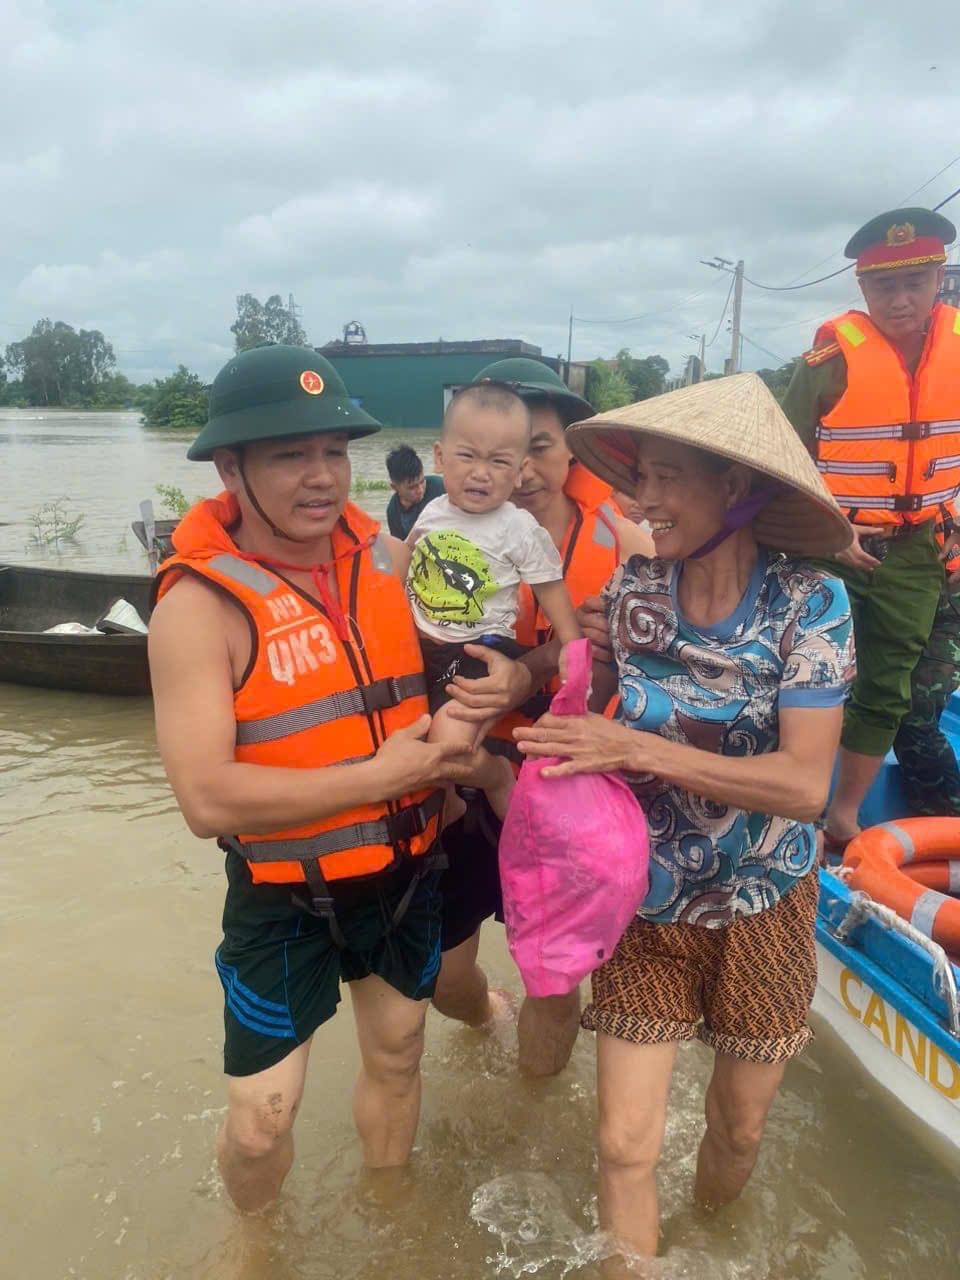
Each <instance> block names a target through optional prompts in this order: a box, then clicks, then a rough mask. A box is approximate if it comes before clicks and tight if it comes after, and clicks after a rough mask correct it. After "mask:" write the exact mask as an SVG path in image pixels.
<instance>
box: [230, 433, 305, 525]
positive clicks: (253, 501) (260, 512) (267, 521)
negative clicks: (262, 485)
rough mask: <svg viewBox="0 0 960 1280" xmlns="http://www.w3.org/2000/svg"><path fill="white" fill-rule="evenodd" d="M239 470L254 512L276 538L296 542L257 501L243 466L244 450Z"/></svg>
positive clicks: (238, 466) (238, 460) (238, 457)
mask: <svg viewBox="0 0 960 1280" xmlns="http://www.w3.org/2000/svg"><path fill="white" fill-rule="evenodd" d="M237 470H238V471H239V472H240V479H241V480H242V481H243V487H244V489H245V490H246V492H247V498H248V499H249V502H250V505H251V507H253V509H254V511H255V512H256V513H257V515H258V516H259V517H260V519H261V520H262V521H263V523H264V524H265V525H266V526H267V528H268V529H269V530H270V532H271V533H272V534H273V536H274V537H275V538H283V539H284V541H285V542H296V538H291V537H290V534H289V533H284V531H283V530H282V529H280V528H278V526H277V525H275V524H274V522H273V521H272V520H271V519H270V517H269V516H268V515H267V513H266V512H265V511H264V509H263V507H261V505H260V503H259V502H258V501H257V495H256V494H255V493H254V492H253V486H252V485H251V483H250V481H249V480H248V479H247V473H246V470H245V468H244V465H243V451H242V450H240V451H238V453H237Z"/></svg>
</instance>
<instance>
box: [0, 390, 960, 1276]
mask: <svg viewBox="0 0 960 1280" xmlns="http://www.w3.org/2000/svg"><path fill="white" fill-rule="evenodd" d="M0 415H3V411H0ZM395 438H396V437H393V439H395ZM414 439H415V442H416V443H417V445H418V446H421V445H424V446H425V445H426V443H427V436H426V435H424V434H418V435H417V436H416V437H415V438H414ZM391 442H392V440H391V438H389V437H388V438H384V437H379V438H377V437H375V438H374V440H372V441H368V442H362V443H360V444H359V445H358V446H355V447H354V448H355V453H356V454H359V455H360V459H361V462H360V466H361V468H362V470H363V471H364V472H365V473H366V474H367V475H368V476H374V475H377V474H379V469H380V467H381V461H380V459H381V458H382V455H383V453H384V452H385V451H386V448H388V447H389V445H390V444H391ZM184 447H185V445H184V441H183V439H182V438H179V437H173V438H171V437H170V436H160V437H156V436H152V435H148V434H146V433H144V432H141V431H140V430H139V428H138V427H137V426H136V419H135V418H134V417H133V416H132V415H101V416H97V417H92V416H82V417H71V416H67V415H56V416H53V415H48V416H47V417H45V418H44V419H43V420H42V421H38V420H36V418H35V416H33V415H30V414H27V413H20V414H10V413H9V412H8V413H7V414H6V416H0V466H2V474H3V475H4V477H5V479H6V484H5V485H4V493H5V509H4V510H3V511H2V513H0V518H2V519H3V520H4V521H8V522H11V523H8V524H7V525H6V527H3V528H0V560H7V559H9V560H14V559H16V560H23V561H27V560H34V561H38V560H43V561H44V562H49V560H50V554H49V553H48V554H47V556H41V555H40V554H38V552H37V550H36V548H32V549H31V548H30V547H29V546H28V544H27V538H28V534H29V529H28V527H27V525H26V524H25V521H26V520H27V518H28V517H29V515H30V513H31V512H32V511H34V510H36V508H37V507H38V506H40V504H41V503H43V502H46V501H49V500H51V499H53V498H56V497H59V496H61V495H66V496H67V497H68V498H69V500H70V504H71V506H72V507H73V508H74V509H75V510H76V511H83V512H84V513H85V514H86V517H87V519H86V520H85V523H84V525H83V526H82V533H83V539H82V541H79V542H78V543H77V545H76V546H75V547H72V548H66V547H64V548H62V549H61V550H62V552H63V555H62V558H63V560H64V562H68V561H69V562H71V563H76V564H77V565H81V564H82V565H87V566H99V567H104V568H118V569H120V568H127V567H137V566H138V565H140V564H141V563H142V561H141V560H140V558H139V555H138V553H137V551H135V550H134V547H135V542H134V539H133V537H132V535H131V536H129V537H128V538H127V539H126V545H125V546H124V544H123V537H122V535H123V528H124V526H125V524H126V523H127V522H128V521H129V520H130V519H131V518H133V517H134V516H135V515H136V506H137V503H138V501H139V499H140V498H141V497H145V496H148V495H149V494H150V493H151V491H152V486H153V485H154V484H155V483H157V482H158V481H159V482H163V483H168V484H177V485H179V486H180V487H182V488H184V489H185V491H186V492H187V493H188V494H189V495H191V496H194V495H196V494H200V493H202V492H212V486H213V473H212V469H211V468H209V467H206V466H203V465H198V464H188V463H186V462H185V461H183V458H182V455H183V450H184ZM424 454H425V456H426V452H425V449H424ZM365 496H366V495H365ZM372 496H373V497H374V498H376V499H380V500H381V502H380V506H381V507H382V497H383V495H382V494H374V495H372ZM368 505H369V506H370V508H371V509H373V510H377V507H376V506H375V504H374V503H373V502H370V503H369V504H368ZM0 852H2V862H0V868H2V870H0V966H2V967H0V972H2V974H3V979H4V996H5V998H4V1001H3V1006H2V1013H0V1018H2V1024H0V1025H2V1029H3V1036H2V1048H0V1084H2V1098H3V1109H4V1120H3V1127H4V1138H5V1144H4V1145H5V1153H4V1158H3V1160H2V1161H0V1221H2V1222H3V1224H4V1228H3V1250H4V1254H3V1261H2V1262H0V1275H3V1276H10V1277H17V1278H18V1280H20V1278H21V1277H23V1278H24V1280H35V1278H36V1280H66V1278H68V1277H72V1278H76V1280H79V1278H81V1277H83V1278H85V1280H181V1278H186V1277H189V1278H190V1280H194V1278H198V1280H368V1278H370V1280H372V1278H373V1277H377V1278H378V1280H379V1278H380V1277H383V1276H388V1277H390V1280H448V1278H449V1277H451V1276H462V1277H465V1278H466V1280H486V1278H488V1277H489V1278H493V1277H497V1276H502V1277H518V1276H520V1275H528V1274H537V1275H539V1276H540V1277H541V1278H542V1280H555V1278H556V1277H560V1276H564V1275H569V1276H576V1277H580V1278H583V1280H590V1278H591V1277H596V1276H598V1275H599V1265H598V1262H597V1259H598V1258H599V1257H601V1256H602V1254H603V1242H602V1240H601V1239H599V1238H598V1237H597V1236H596V1234H595V1208H594V1199H593V1197H594V1185H593V1184H594V1156H593V1122H594V1103H593V1060H592V1043H591V1038H590V1037H588V1036H587V1035H586V1034H584V1035H582V1036H581V1039H580V1042H579V1044H578V1046H577V1049H576V1051H575V1054H574V1058H573V1061H572V1063H571V1065H570V1067H569V1068H568V1069H567V1071H565V1072H564V1073H563V1074H562V1075H561V1076H560V1077H558V1078H557V1079H555V1080H551V1081H548V1082H545V1083H531V1082H525V1081H522V1080H521V1079H519V1078H518V1076H517V1074H516V1071H515V1068H514V1059H513V1044H512V1042H511V1036H510V1034H509V1032H508V1031H504V1032H501V1033H498V1034H497V1035H493V1036H482V1035H480V1034H478V1033H475V1032H471V1031H467V1030H465V1029H462V1028H458V1027H455V1026H452V1025H451V1024H449V1023H446V1022H445V1021H444V1020H443V1019H441V1018H440V1017H438V1016H437V1015H436V1014H434V1013H431V1014H430V1016H429V1018H428V1049H427V1055H426V1059H425V1063H424V1077H425V1089H424V1110H423V1119H422V1123H421V1128H420V1134H419V1138H418V1144H417V1149H416V1152H415V1156H414V1160H413V1163H412V1165H411V1167H410V1169H409V1171H407V1172H406V1173H405V1174H403V1175H402V1176H401V1177H400V1178H399V1180H398V1182H397V1185H395V1186H392V1187H390V1188H385V1187H383V1186H381V1185H378V1184H376V1183H374V1182H371V1181H370V1180H369V1179H368V1178H366V1177H365V1176H364V1174H363V1171H362V1170H361V1168H360V1164H359V1160H358V1154H357V1145H356V1142H355V1140H354V1136H353V1129H352V1124H351V1120H350V1103H349V1100H350V1088H351V1082H352V1079H353V1075H354V1071H355V1067H356V1052H355V1049H354V1046H353V1035H352V1020H351V1018H350V1014H349V999H348V998H347V999H345V1001H344V1005H343V1006H342V1007H341V1010H340V1013H339V1014H338V1016H337V1018H336V1019H335V1020H334V1021H333V1023H332V1024H329V1025H328V1026H327V1027H325V1028H323V1029H322V1030H321V1032H320V1033H319V1034H318V1035H317V1037H316V1041H315V1044H314V1048H313V1054H312V1061H311V1067H310V1076H309V1080H308V1087H307V1095H306V1098H305V1101H304V1105H303V1109H302V1112H301V1115H300V1117H299V1121H298V1127H297V1141H298V1147H297V1161H296V1164H295V1166H294V1169H293V1171H292V1173H291V1175H290V1178H289V1180H288V1182H287V1186H286V1189H285V1192H284V1195H283V1198H282V1200H281V1202H280V1204H279V1205H278V1207H277V1209H276V1211H275V1212H274V1213H273V1214H272V1215H268V1216H267V1217H266V1218H264V1219H262V1220H256V1221H249V1220H247V1221H244V1220H241V1219H239V1218H238V1217H237V1215H236V1214H235V1213H234V1212H233V1210H232V1208H231V1207H230V1205H229V1202H228V1201H227V1200H226V1199H225V1197H224V1195H223V1192H222V1189H221V1187H220V1184H219V1181H218V1177H217V1174H216V1170H215V1167H214V1163H213V1155H212V1150H213V1139H214V1134H215V1131H216V1128H217V1125H218V1122H219V1120H220V1117H221V1114H222V1090H221V1082H222V1077H221V1075H220V1033H221V1021H220V1008H221V1004H220V989H219V983H218V982H217V979H216V977H215V974H214V970H213V965H212V959H211V957H212V952H213V948H214V946H215V945H216V943H217V941H218V938H219V934H218V924H219V912H220V905H221V893H222V871H221V865H220V854H219V853H218V851H217V849H216V847H215V846H214V845H213V844H212V843H210V842H207V843H202V842H200V841H197V840H195V839H194V838H193V837H192V836H191V835H190V834H189V832H187V831H186V829H185V827H184V825H183V822H182V820H181V819H180V817H179V815H178V813H177V810H176V807H175V805H174V803H173V799H172V797H171V795H170V792H169V790H168V788H167V786H166V783H165V780H164V777H163V773H162V770H161V768H160V765H159V763H158V760H157V757H156V752H155V747H154V739H153V726H152V720H151V715H150V707H149V704H148V703H147V702H145V701H144V700H139V699H134V700H123V699H108V698H96V697H90V696H85V695H81V694H66V693H53V692H46V691H43V690H33V689H20V688H16V687H13V686H5V685H0ZM483 957H484V960H485V963H486V964H487V966H488V969H489V971H490V972H491V974H492V975H493V978H494V980H495V981H496V982H497V983H498V984H500V985H503V986H506V987H509V988H511V989H513V990H514V991H517V990H518V982H517V978H516V975H515V973H514V971H513V969H512V966H511V963H510V960H509V956H508V954H507V952H506V948H505V946H504V943H503V937H502V931H501V930H500V929H499V928H498V927H496V926H493V925H491V926H488V928H487V930H486V933H485V938H484V944H483ZM708 1065H709V1063H708V1057H707V1054H706V1053H705V1051H703V1050H702V1049H701V1048H699V1047H698V1046H691V1047H689V1048H688V1049H686V1050H684V1052H683V1053H682V1054H681V1056H680V1063H679V1067H678V1071H677V1076H676V1081H675V1085H674V1090H673V1097H672V1106H671V1119H670V1127H669V1133H668V1140H667V1149H666V1154H665V1157H664V1161H663V1166H662V1177H661V1185H662V1192H663V1208H664V1216H665V1229H664V1255H663V1257H662V1258H661V1259H660V1260H659V1261H658V1262H657V1263H656V1264H655V1265H654V1266H653V1267H652V1268H651V1269H649V1270H648V1272H647V1273H646V1274H650V1275H655V1276H657V1277H663V1278H664V1280H674V1278H676V1280H679V1278H680V1277H687V1278H689V1280H894V1277H896V1278H897V1280H900V1278H901V1277H904V1276H910V1277H913V1276H917V1277H923V1280H955V1278H956V1277H957V1276H958V1275H960V1253H958V1247H960V1218H958V1213H957V1205H958V1196H960V1177H958V1171H957V1169H956V1168H954V1167H947V1166H946V1165H944V1164H941V1163H939V1162H938V1159H937V1157H935V1156H934V1155H933V1154H932V1153H931V1152H929V1151H928V1149H927V1148H926V1147H925V1146H924V1144H923V1143H922V1142H921V1141H920V1140H919V1138H918V1135H917V1133H916V1132H915V1131H914V1130H913V1129H912V1128H910V1127H908V1126H907V1125H905V1124H903V1123H902V1122H901V1121H900V1120H899V1119H898V1116H897V1113H896V1112H894V1111H893V1110H892V1109H891V1105H890V1103H889V1100H888V1099H886V1098H885V1097H884V1095H882V1094H881V1093H880V1092H879V1091H878V1090H877V1089H876V1088H875V1087H874V1086H873V1085H872V1084H870V1083H869V1081H867V1080H865V1079H864V1078H863V1077H861V1076H860V1075H859V1073H858V1072H857V1069H856V1067H855V1065H854V1064H853V1062H852V1061H851V1059H850V1058H849V1057H848V1056H847V1055H846V1053H845V1051H844V1050H843V1048H842V1046H841V1045H840V1044H839V1043H838V1042H837V1041H836V1040H835V1039H834V1037H832V1035H831V1034H830V1033H829V1032H828V1031H827V1030H826V1029H822V1030H821V1031H820V1035H819V1038H818V1040H817V1042H816V1044H815V1046H814V1047H813V1049H812V1050H811V1051H810V1052H808V1053H807V1054H806V1055H805V1056H804V1057H803V1058H802V1059H801V1060H800V1061H799V1062H797V1063H795V1064H793V1065H792V1066H791V1068H790V1070H789V1072H788V1075H787V1079H786V1085H785V1088H784V1090H783V1093H782V1096H781V1098H780V1099H779V1101H778V1102H777V1104H776V1107H775V1110H774V1112H773V1115H772V1118H771V1123H770V1129H769V1136H768V1139H767V1142H766V1144H765V1147H764V1150H763V1154H762V1157H761V1160H760V1164H759V1167H758V1170H757V1173H756V1175H755V1178H754V1180H753V1182H752V1184H751V1186H750V1188H749V1189H748V1191H747V1193H746V1194H745V1195H744V1197H743V1199H742V1200H741V1202H740V1203H739V1204H738V1205H736V1206H734V1207H733V1208H732V1209H731V1210H729V1211H728V1212H726V1213H724V1214H721V1215H719V1216H718V1217H716V1218H712V1219H711V1218H706V1217H703V1216H701V1215H699V1214H698V1213H696V1212H695V1211H694V1210H693V1209H692V1208H691V1207H690V1205H689V1189H690V1184H691V1181H692V1175H693V1160H694V1153H695V1147H696V1142H697V1139H698V1136H699V1132H700V1127H701V1106H702V1090H703V1085H704V1082H705V1079H706V1073H707V1070H708Z"/></svg>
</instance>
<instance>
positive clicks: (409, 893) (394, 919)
mask: <svg viewBox="0 0 960 1280" xmlns="http://www.w3.org/2000/svg"><path fill="white" fill-rule="evenodd" d="M433 848H434V851H433V852H432V853H427V854H424V855H423V857H420V858H418V859H417V870H416V874H415V875H412V876H411V877H410V883H409V884H408V885H407V887H406V889H404V891H403V896H402V897H401V899H400V901H399V902H398V903H397V905H396V907H395V908H394V911H393V915H392V916H391V917H390V922H389V924H388V925H387V929H386V932H387V933H388V934H391V933H393V931H394V929H396V928H397V926H398V925H399V924H400V921H401V920H402V919H403V917H404V916H405V915H406V914H407V911H408V910H409V908H410V903H411V902H412V901H413V895H414V894H415V893H416V892H417V889H418V888H419V886H420V881H421V880H422V879H423V877H424V876H428V875H430V874H431V873H432V872H434V871H446V869H447V868H448V867H449V865H450V859H449V858H448V857H447V851H446V849H444V847H443V845H442V844H441V843H440V841H439V840H438V841H437V843H436V844H435V845H434V847H433Z"/></svg>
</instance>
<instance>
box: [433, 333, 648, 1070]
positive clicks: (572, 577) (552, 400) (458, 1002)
mask: <svg viewBox="0 0 960 1280" xmlns="http://www.w3.org/2000/svg"><path fill="white" fill-rule="evenodd" d="M484 382H502V383H506V384H507V385H508V386H510V387H512V388H513V390H514V391H516V393H517V395H519V396H520V398H521V399H522V400H523V401H524V403H525V404H526V405H527V408H528V409H529V410H530V417H531V421H532V427H531V436H530V451H529V453H528V455H527V458H526V461H525V462H524V464H523V469H522V470H521V472H520V480H519V484H518V485H517V488H516V489H515V490H514V492H513V497H512V501H513V502H514V503H515V504H516V505H517V506H518V507H520V508H522V509H523V510H524V511H528V512H529V513H530V515H532V516H533V517H534V519H535V520H536V521H537V523H538V524H540V525H541V526H542V527H543V528H544V529H545V530H546V531H547V533H548V534H549V535H550V538H551V540H552V542H553V544H554V546H555V547H556V549H557V551H558V553H559V556H560V560H561V563H562V566H563V581H564V584H565V586H566V588H567V590H568V592H569V593H570V598H571V599H572V601H573V603H574V604H575V605H579V604H580V602H581V601H582V600H583V599H584V598H585V597H587V596H592V595H596V593H597V592H598V591H600V589H601V588H602V587H603V585H604V583H605V582H606V581H607V580H608V579H609V577H610V575H611V574H612V573H613V571H614V569H615V568H616V566H617V565H618V564H619V562H620V560H621V558H625V557H627V556H630V555H633V554H635V553H638V552H641V553H644V554H649V552H650V551H651V550H652V543H651V541H650V536H649V534H647V533H645V532H644V531H643V530H642V529H640V528H639V527H637V526H636V525H633V524H630V523H629V522H627V521H624V520H622V519H621V518H619V517H618V516H617V513H616V511H615V510H614V508H613V506H612V504H611V502H610V496H611V490H610V487H609V485H606V484H604V483H603V482H602V481H601V480H598V479H597V478H596V477H594V476H592V475H590V473H589V472H588V471H587V470H586V468H584V467H582V466H580V465H579V463H577V462H576V461H575V459H574V457H573V454H572V453H571V452H570V449H569V448H568V447H567V442H566V430H567V427H568V426H569V425H570V423H571V422H575V421H577V420H578V419H581V418H589V417H591V416H592V414H593V408H592V406H591V405H590V404H589V402H588V401H586V400H584V399H583V398H582V397H580V396H578V395H577V394H576V393H575V392H573V391H571V390H570V388H569V387H567V386H566V385H565V384H564V383H563V381H562V380H561V379H560V378H559V377H558V375H557V374H556V373H554V372H553V370H552V369H550V368H549V367H548V366H547V365H545V364H543V363H542V362H541V361H539V360H529V359H522V358H512V359H508V360H498V361H496V362H495V363H494V364H491V365H488V366H487V367H486V368H485V369H483V370H481V372H480V373H479V374H477V377H476V379H475V383H477V384H481V385H482V384H483V383H484ZM516 638H517V640H518V641H519V642H520V643H521V644H522V645H524V646H528V647H530V649H531V650H532V651H531V652H530V653H528V654H527V655H525V657H523V658H522V659H521V660H520V661H519V662H516V663H514V664H513V668H512V674H513V675H514V677H515V679H516V681H517V682H518V687H519V692H518V693H515V694H511V699H510V700H511V704H512V705H514V706H516V707H518V710H516V711H512V712H510V713H509V714H508V715H506V716H503V717H502V718H501V719H500V720H499V721H498V723H497V725H496V726H495V728H494V729H493V731H492V733H491V734H490V735H488V737H487V739H486V743H485V745H486V747H487V750H488V751H492V752H495V753H497V754H500V755H503V756H506V758H507V759H508V760H510V761H511V762H512V763H513V764H514V767H515V769H519V766H520V760H521V756H520V752H519V751H518V750H517V747H516V743H515V742H514V741H513V737H512V730H513V729H514V728H516V727H517V726H518V725H524V724H531V723H532V722H533V720H535V719H536V718H537V717H538V716H539V715H542V713H543V712H544V711H545V710H546V709H547V707H548V705H549V703H550V698H551V696H552V693H553V691H554V689H555V688H556V680H555V677H556V672H557V662H558V658H559V645H558V644H557V642H556V638H555V637H554V635H553V632H552V628H551V626H550V623H549V621H548V619H547V618H546V617H545V616H544V613H543V611H542V610H541V609H540V608H539V607H538V605H537V602H536V600H535V598H534V595H533V592H532V591H531V590H530V589H529V588H528V587H526V586H521V588H520V613H519V615H518V617H517V625H516ZM475 652H476V654H477V656H479V655H480V654H481V653H482V650H480V649H477V650H475ZM459 684H460V681H459V679H457V680H455V681H454V686H457V685H459ZM492 693H493V688H492V686H491V694H492ZM461 694H462V699H463V705H464V707H467V706H469V707H475V708H477V709H479V710H483V709H484V708H485V707H486V706H487V705H488V704H487V702H486V696H487V695H486V692H485V682H484V681H483V680H482V679H481V680H477V681H475V682H474V685H473V691H472V692H470V693H467V691H466V689H465V688H462V689H461ZM452 714H455V715H456V714H460V712H459V711H458V710H457V709H455V708H454V709H453V710H452ZM498 834H499V833H498V824H497V822H496V820H495V818H494V816H493V814H492V813H491V811H490V809H489V806H488V805H487V803H486V801H485V800H484V798H483V797H482V796H481V797H478V798H477V800H475V801H473V802H472V803H471V804H470V806H469V807H468V810H467V813H466V815H465V816H464V817H463V818H461V819H460V820H459V821H458V822H456V823H454V824H453V825H452V826H450V827H448V828H447V830H446V831H445V833H444V846H445V848H446V850H447V854H448V857H449V859H450V867H449V869H448V870H447V871H446V872H444V875H443V882H442V887H443V936H442V942H441V946H442V949H443V962H442V965H441V969H440V975H439V977H438V979H437V988H436V991H435V992H434V997H433V1003H434V1007H435V1008H437V1009H438V1010H439V1011H440V1012H441V1013H442V1014H445V1015H446V1016H447V1017H449V1018H456V1019H457V1020H458V1021H461V1022H465V1023H467V1024H468V1025H469V1026H473V1027H482V1026H485V1025H487V1024H489V1023H490V1021H491V1020H492V1019H493V1017H494V1016H495V1014H497V1013H504V1014H505V1012H506V1006H505V1002H504V997H503V995H502V994H501V993H499V992H491V991H490V988H489V986H488V983H487V977H486V974H485V973H484V971H483V969H482V968H481V967H480V965H478V964H477V953H478V950H479V946H480V928H481V925H482V924H483V921H484V920H486V919H489V917H490V916H496V918H497V919H498V920H500V921H502V920H503V904H502V900H501V892H500V869H499V864H498V861H497V839H498ZM579 1026H580V993H579V991H573V992H571V993H570V994H569V995H567V996H551V997H547V998H542V999H540V998H532V997H527V998H526V999H525V1000H524V1002H523V1005H522V1007H521V1009H520V1017H519V1026H518V1034H519V1060H520V1068H521V1070H522V1071H523V1072H525V1073H526V1074H529V1075H537V1076H544V1075H552V1074H554V1073H555V1072H557V1071H560V1070H561V1069H562V1068H563V1067H564V1066H565V1065H566V1063H567V1061H568V1060H569V1058H570V1053H571V1051H572V1049H573V1046H574V1043H575V1041H576V1038H577V1032H578V1030H579Z"/></svg>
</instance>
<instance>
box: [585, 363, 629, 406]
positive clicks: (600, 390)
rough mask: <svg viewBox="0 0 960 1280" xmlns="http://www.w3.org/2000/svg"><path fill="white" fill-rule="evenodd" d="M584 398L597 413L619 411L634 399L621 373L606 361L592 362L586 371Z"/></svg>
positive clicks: (615, 366)
mask: <svg viewBox="0 0 960 1280" xmlns="http://www.w3.org/2000/svg"><path fill="white" fill-rule="evenodd" d="M586 397H587V399H588V400H589V401H590V403H591V404H592V405H593V407H594V408H595V409H596V411H597V413H603V412H604V410H606V409H619V408H620V406H621V405H622V404H632V403H633V401H634V400H635V399H636V397H635V395H634V394H633V387H631V385H630V383H629V382H628V381H627V379H626V377H625V376H624V374H623V371H622V370H621V369H619V368H618V367H617V365H616V364H615V363H611V362H610V361H607V360H594V361H593V362H592V363H591V364H590V367H589V368H588V369H587V385H586Z"/></svg>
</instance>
